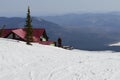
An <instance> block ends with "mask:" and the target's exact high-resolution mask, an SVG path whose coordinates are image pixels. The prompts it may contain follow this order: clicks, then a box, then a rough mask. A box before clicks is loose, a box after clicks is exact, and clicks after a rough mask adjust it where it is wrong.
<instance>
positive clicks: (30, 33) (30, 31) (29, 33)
mask: <svg viewBox="0 0 120 80" xmlns="http://www.w3.org/2000/svg"><path fill="white" fill-rule="evenodd" d="M31 23H32V19H31V16H30V8H29V7H28V12H27V18H26V25H25V31H26V36H25V38H26V44H28V45H30V44H31V43H30V42H32V41H33V29H32V24H31Z"/></svg>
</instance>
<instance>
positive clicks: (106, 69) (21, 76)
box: [0, 38, 120, 80]
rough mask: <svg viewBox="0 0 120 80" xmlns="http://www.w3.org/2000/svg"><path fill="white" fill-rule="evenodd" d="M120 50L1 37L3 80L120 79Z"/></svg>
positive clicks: (0, 57)
mask: <svg viewBox="0 0 120 80" xmlns="http://www.w3.org/2000/svg"><path fill="white" fill-rule="evenodd" d="M119 74H120V53H113V52H112V51H103V52H97V51H82V50H72V51H69V50H64V49H61V48H57V47H52V46H46V45H40V44H37V43H33V45H32V46H30V45H26V44H25V43H24V42H21V41H16V40H11V39H4V38H0V80H120V77H119Z"/></svg>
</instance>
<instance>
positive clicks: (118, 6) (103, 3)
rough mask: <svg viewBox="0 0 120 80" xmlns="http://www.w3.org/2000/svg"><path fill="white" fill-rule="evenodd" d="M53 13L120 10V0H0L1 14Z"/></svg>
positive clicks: (34, 14) (37, 14)
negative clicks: (28, 7)
mask: <svg viewBox="0 0 120 80" xmlns="http://www.w3.org/2000/svg"><path fill="white" fill-rule="evenodd" d="M28 5H30V8H31V15H33V16H39V15H51V14H66V13H78V12H81V11H82V12H111V11H120V0H0V16H26V11H27V6H28Z"/></svg>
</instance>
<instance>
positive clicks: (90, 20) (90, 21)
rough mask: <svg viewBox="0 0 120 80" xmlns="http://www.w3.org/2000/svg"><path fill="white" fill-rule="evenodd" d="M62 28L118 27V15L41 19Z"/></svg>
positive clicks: (119, 22) (77, 15)
mask: <svg viewBox="0 0 120 80" xmlns="http://www.w3.org/2000/svg"><path fill="white" fill-rule="evenodd" d="M42 18H43V19H45V20H48V21H51V22H54V23H57V24H59V25H62V26H68V27H69V26H72V27H80V26H81V27H94V26H95V27H113V26H114V27H119V26H120V13H119V12H111V13H84V14H66V15H61V16H46V17H42Z"/></svg>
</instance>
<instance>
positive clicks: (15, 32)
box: [1, 28, 56, 46]
mask: <svg viewBox="0 0 120 80" xmlns="http://www.w3.org/2000/svg"><path fill="white" fill-rule="evenodd" d="M25 35H26V32H25V29H24V28H18V29H4V30H3V32H2V35H1V37H3V38H9V39H15V40H20V41H26V39H25ZM48 39H49V38H48V36H47V34H46V31H45V29H44V28H33V42H34V43H40V44H44V45H53V46H55V45H56V44H55V42H54V41H49V40H48Z"/></svg>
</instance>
